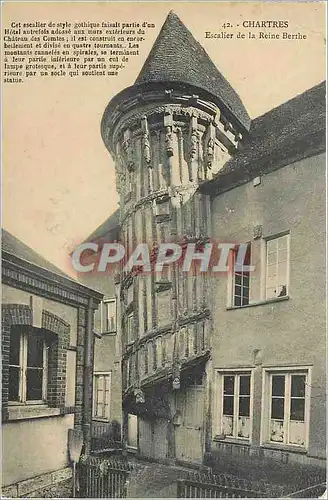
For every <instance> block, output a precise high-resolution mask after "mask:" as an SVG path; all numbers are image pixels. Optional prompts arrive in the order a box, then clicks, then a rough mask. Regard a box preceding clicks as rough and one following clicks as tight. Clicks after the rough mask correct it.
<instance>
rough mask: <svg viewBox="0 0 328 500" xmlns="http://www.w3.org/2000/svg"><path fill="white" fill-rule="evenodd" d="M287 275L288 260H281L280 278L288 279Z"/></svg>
mask: <svg viewBox="0 0 328 500" xmlns="http://www.w3.org/2000/svg"><path fill="white" fill-rule="evenodd" d="M286 276H287V262H279V264H278V280H279V281H283V282H285V281H286Z"/></svg>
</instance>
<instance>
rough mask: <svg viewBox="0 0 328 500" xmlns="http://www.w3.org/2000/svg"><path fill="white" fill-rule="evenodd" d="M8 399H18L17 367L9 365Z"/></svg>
mask: <svg viewBox="0 0 328 500" xmlns="http://www.w3.org/2000/svg"><path fill="white" fill-rule="evenodd" d="M9 401H19V368H18V367H16V366H10V367H9Z"/></svg>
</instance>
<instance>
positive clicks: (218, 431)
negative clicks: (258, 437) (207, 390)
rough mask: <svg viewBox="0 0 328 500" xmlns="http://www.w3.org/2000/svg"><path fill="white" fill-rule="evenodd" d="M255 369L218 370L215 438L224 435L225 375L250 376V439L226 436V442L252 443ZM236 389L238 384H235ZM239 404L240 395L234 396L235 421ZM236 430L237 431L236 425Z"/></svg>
mask: <svg viewBox="0 0 328 500" xmlns="http://www.w3.org/2000/svg"><path fill="white" fill-rule="evenodd" d="M253 371H254V370H253V369H252V368H247V367H246V368H230V369H229V368H224V369H218V370H216V380H215V386H216V391H215V393H216V404H215V407H216V412H215V413H216V419H215V421H216V425H215V426H214V436H213V438H215V437H216V436H220V437H221V436H222V438H223V433H222V423H223V395H224V389H223V387H224V386H223V383H224V382H223V381H224V376H225V375H233V376H235V375H249V376H250V403H249V421H250V433H249V437H248V438H245V437H240V436H238V435H236V436H228V435H225V436H224V440H225V441H231V442H241V443H251V442H252V432H253V400H254V374H253ZM235 387H236V384H235ZM237 402H238V394H234V419H235V420H237V418H238V415H237V411H236V410H237ZM234 428H235V429H236V428H237V427H236V425H234Z"/></svg>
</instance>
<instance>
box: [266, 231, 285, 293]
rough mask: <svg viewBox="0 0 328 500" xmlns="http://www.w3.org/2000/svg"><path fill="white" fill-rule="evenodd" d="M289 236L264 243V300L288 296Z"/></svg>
mask: <svg viewBox="0 0 328 500" xmlns="http://www.w3.org/2000/svg"><path fill="white" fill-rule="evenodd" d="M288 268H289V234H285V235H284V236H279V237H278V238H274V239H270V240H267V242H266V287H265V295H266V299H272V298H275V297H285V296H287V295H288V271H289V269H288Z"/></svg>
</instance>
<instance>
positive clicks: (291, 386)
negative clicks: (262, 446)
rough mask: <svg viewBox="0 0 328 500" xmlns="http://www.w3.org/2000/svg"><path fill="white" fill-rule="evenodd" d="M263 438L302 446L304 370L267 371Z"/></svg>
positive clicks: (306, 378)
mask: <svg viewBox="0 0 328 500" xmlns="http://www.w3.org/2000/svg"><path fill="white" fill-rule="evenodd" d="M266 383H267V387H266V393H268V394H269V401H267V422H266V441H267V442H270V443H276V444H281V445H294V446H305V445H306V436H307V420H308V418H307V400H308V394H307V392H308V391H307V388H308V371H307V370H304V371H301V370H300V371H293V372H289V373H283V372H280V371H279V372H273V373H269V374H268V375H267V381H266Z"/></svg>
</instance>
